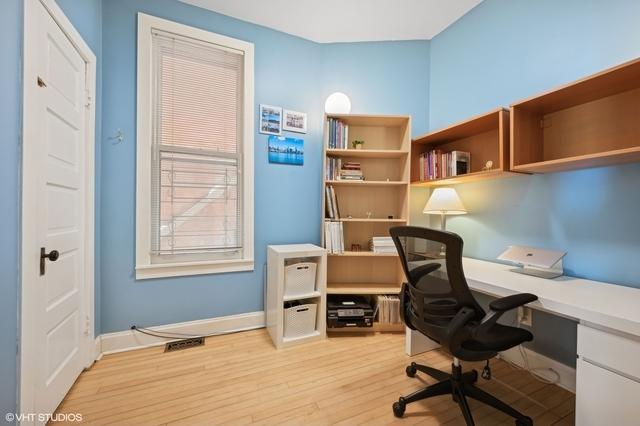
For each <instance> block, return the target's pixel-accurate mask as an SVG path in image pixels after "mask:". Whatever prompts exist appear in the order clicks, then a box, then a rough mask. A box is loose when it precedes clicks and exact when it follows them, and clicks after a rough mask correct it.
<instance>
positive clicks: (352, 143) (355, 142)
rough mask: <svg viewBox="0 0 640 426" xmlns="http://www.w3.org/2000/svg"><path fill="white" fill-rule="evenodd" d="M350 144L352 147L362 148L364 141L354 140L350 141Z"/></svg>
mask: <svg viewBox="0 0 640 426" xmlns="http://www.w3.org/2000/svg"><path fill="white" fill-rule="evenodd" d="M351 146H353V149H362V148H363V146H364V141H359V140H355V141H353V142H351Z"/></svg>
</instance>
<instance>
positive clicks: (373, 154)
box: [327, 149, 409, 158]
mask: <svg viewBox="0 0 640 426" xmlns="http://www.w3.org/2000/svg"><path fill="white" fill-rule="evenodd" d="M327 155H330V156H333V157H353V158H401V157H404V156H406V155H409V151H403V150H399V149H327Z"/></svg>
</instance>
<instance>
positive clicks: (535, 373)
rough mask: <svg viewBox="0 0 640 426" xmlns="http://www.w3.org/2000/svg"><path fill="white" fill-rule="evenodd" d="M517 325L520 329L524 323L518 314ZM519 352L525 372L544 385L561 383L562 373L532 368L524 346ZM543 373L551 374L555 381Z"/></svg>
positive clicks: (550, 369) (519, 347)
mask: <svg viewBox="0 0 640 426" xmlns="http://www.w3.org/2000/svg"><path fill="white" fill-rule="evenodd" d="M516 324H517V326H518V328H521V325H522V323H521V321H520V319H519V318H518V317H517V314H516ZM518 350H519V351H520V355H521V356H522V360H523V361H524V369H525V371H527V372H528V373H529V374H530V375H531V376H532V377H533V378H535V379H537V380H539V381H541V382H542V383H547V384H549V385H555V384H557V383H560V373H558V372H557V371H556V370H554V369H553V368H551V367H544V368H542V367H536V368H531V365H530V364H529V356H528V355H527V351H526V350H525V348H524V345H522V344H520V345H518ZM543 371H544V372H547V373H551V374H552V376H553V379H551V380H549V379H547V378H546V377H545V376H544V375H542V374H541V373H542V372H543Z"/></svg>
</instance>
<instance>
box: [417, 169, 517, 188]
mask: <svg viewBox="0 0 640 426" xmlns="http://www.w3.org/2000/svg"><path fill="white" fill-rule="evenodd" d="M512 175H514V173H511V172H504V171H502V170H487V171H482V172H475V173H467V174H466V175H460V176H453V177H449V178H443V179H433V180H425V181H419V180H418V181H415V182H411V186H421V187H431V186H441V185H456V184H459V183H469V182H478V181H481V180H488V179H499V178H503V177H509V176H512Z"/></svg>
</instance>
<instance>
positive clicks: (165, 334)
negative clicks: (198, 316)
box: [131, 325, 247, 339]
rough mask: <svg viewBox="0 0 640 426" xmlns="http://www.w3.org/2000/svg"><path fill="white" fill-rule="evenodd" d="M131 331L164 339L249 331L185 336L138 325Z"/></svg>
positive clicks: (202, 335) (224, 332)
mask: <svg viewBox="0 0 640 426" xmlns="http://www.w3.org/2000/svg"><path fill="white" fill-rule="evenodd" d="M131 330H133V331H137V332H138V333H142V334H146V335H147V336H153V337H160V338H162V339H195V338H198V337H215V336H222V335H225V334H235V333H240V332H242V331H247V330H234V331H220V332H216V333H211V334H185V333H176V332H164V331H156V330H152V329H150V328H146V327H139V326H137V325H132V326H131Z"/></svg>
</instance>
